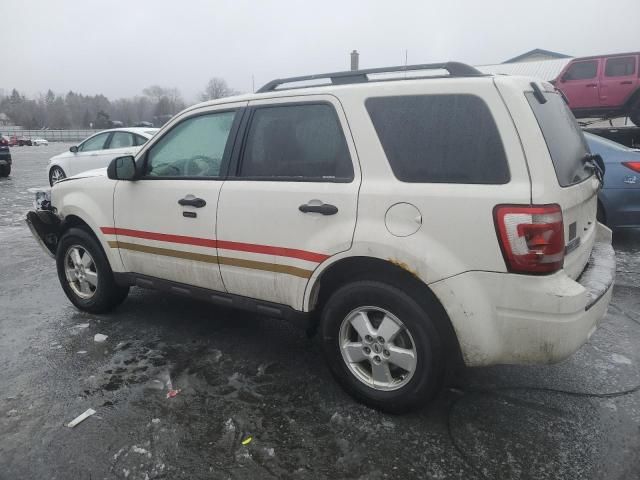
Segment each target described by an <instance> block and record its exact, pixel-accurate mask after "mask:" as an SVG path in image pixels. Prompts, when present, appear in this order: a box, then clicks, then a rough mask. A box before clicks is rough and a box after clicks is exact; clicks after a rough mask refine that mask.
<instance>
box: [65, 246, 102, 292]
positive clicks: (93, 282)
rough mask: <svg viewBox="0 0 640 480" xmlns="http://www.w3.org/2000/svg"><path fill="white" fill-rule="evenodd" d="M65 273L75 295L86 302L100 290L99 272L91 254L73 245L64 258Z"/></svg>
mask: <svg viewBox="0 0 640 480" xmlns="http://www.w3.org/2000/svg"><path fill="white" fill-rule="evenodd" d="M64 273H65V276H66V278H67V282H69V286H70V287H71V290H73V293H75V294H76V295H77V296H78V297H79V298H82V299H84V300H86V299H89V298H91V297H93V296H94V295H95V293H96V290H97V289H98V271H97V269H96V263H95V261H94V260H93V257H92V256H91V255H90V254H89V252H88V251H87V250H86V249H85V248H84V247H82V246H80V245H73V246H72V247H70V248H69V249H68V250H67V253H66V254H65V257H64Z"/></svg>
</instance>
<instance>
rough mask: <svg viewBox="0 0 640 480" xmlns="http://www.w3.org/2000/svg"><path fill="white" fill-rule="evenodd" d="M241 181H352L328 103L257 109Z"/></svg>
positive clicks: (348, 159) (344, 147)
mask: <svg viewBox="0 0 640 480" xmlns="http://www.w3.org/2000/svg"><path fill="white" fill-rule="evenodd" d="M240 175H241V176H242V177H252V178H265V179H277V178H279V179H281V180H288V179H289V180H318V181H323V180H324V181H351V180H353V165H352V163H351V157H350V155H349V150H348V149H347V143H346V141H345V138H344V134H343V133H342V128H341V127H340V124H339V122H338V117H337V115H336V112H335V111H334V109H333V107H332V106H331V105H328V104H306V105H282V106H269V107H260V108H257V109H256V110H255V112H254V114H253V117H252V120H251V125H250V127H249V132H248V134H247V140H246V145H245V148H244V154H243V157H242V163H241V167H240Z"/></svg>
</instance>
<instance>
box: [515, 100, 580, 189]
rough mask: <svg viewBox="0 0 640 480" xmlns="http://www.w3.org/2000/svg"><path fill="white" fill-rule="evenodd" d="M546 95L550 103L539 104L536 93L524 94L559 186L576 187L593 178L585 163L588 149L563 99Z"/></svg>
mask: <svg viewBox="0 0 640 480" xmlns="http://www.w3.org/2000/svg"><path fill="white" fill-rule="evenodd" d="M544 95H545V98H546V99H547V101H546V102H545V103H540V101H538V99H537V98H536V97H535V96H534V94H533V92H526V93H525V96H526V97H527V100H528V102H529V105H530V106H531V109H532V110H533V113H534V114H535V116H536V119H537V120H538V125H540V130H542V135H543V136H544V140H545V142H546V143H547V148H548V149H549V154H550V155H551V160H552V162H553V167H554V169H555V171H556V177H557V178H558V183H559V184H560V185H561V186H562V187H568V186H570V185H575V184H576V183H580V182H582V181H583V180H585V179H587V178H589V177H590V176H591V173H592V172H591V170H590V169H589V168H588V167H587V166H586V165H585V163H584V158H585V156H586V155H587V154H588V153H589V146H588V145H587V141H586V140H585V138H584V135H583V133H582V130H580V127H579V126H578V122H576V119H575V117H574V116H573V114H572V113H571V110H569V108H568V107H567V105H566V103H565V102H564V100H562V97H560V95H558V94H557V93H551V92H546V93H545V94H544Z"/></svg>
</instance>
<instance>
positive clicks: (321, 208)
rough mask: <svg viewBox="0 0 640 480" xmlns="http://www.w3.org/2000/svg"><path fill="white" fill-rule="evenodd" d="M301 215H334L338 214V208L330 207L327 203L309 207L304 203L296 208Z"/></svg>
mask: <svg viewBox="0 0 640 480" xmlns="http://www.w3.org/2000/svg"><path fill="white" fill-rule="evenodd" d="M298 210H300V211H301V212H302V213H321V214H322V215H335V214H336V213H338V207H336V206H335V205H330V204H328V203H322V204H320V205H309V204H308V203H305V204H304V205H300V206H299V207H298Z"/></svg>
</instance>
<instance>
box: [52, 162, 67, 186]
mask: <svg viewBox="0 0 640 480" xmlns="http://www.w3.org/2000/svg"><path fill="white" fill-rule="evenodd" d="M66 177H67V175H66V174H65V173H64V170H62V168H60V167H58V166H54V167H51V170H49V185H51V186H52V187H53V184H54V183H57V182H59V181H60V180H62V179H63V178H66Z"/></svg>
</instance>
